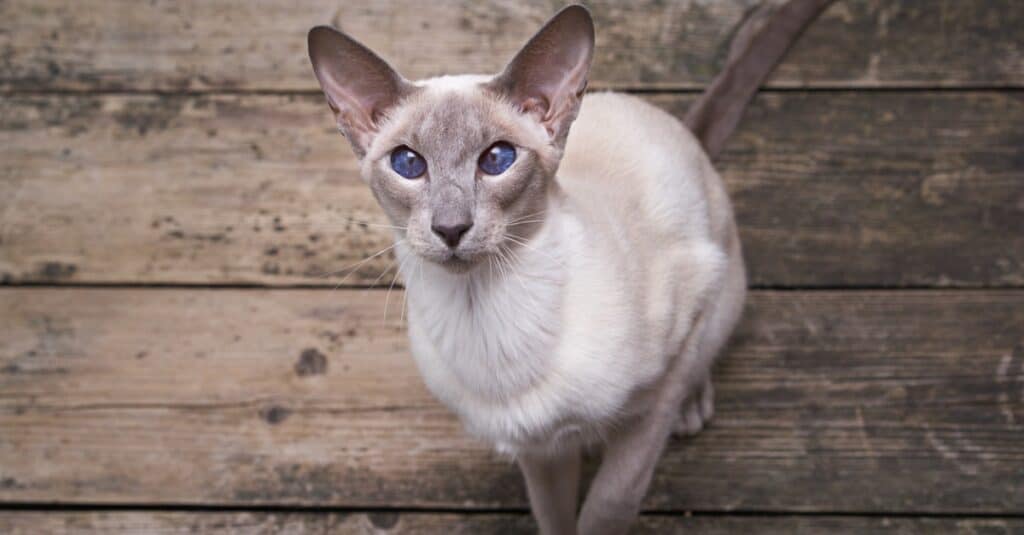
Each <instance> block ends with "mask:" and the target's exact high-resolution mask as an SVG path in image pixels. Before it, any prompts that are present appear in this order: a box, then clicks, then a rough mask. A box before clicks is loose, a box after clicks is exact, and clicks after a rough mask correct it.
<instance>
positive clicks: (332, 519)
mask: <svg viewBox="0 0 1024 535" xmlns="http://www.w3.org/2000/svg"><path fill="white" fill-rule="evenodd" d="M382 531H383V532H386V533H392V534H395V535H436V534H437V533H450V534H452V535H460V534H464V535H482V534H483V535H486V534H494V533H505V534H511V533H536V527H535V526H534V524H533V521H532V519H531V518H530V517H529V516H528V515H526V514H521V513H520V514H469V515H457V514H430V513H368V514H367V513H351V514H340V513H214V512H204V513H176V512H57V511H40V512H0V532H3V533H6V534H8V535H37V534H38V533H48V534H52V535H62V534H66V533H68V534H70V533H75V534H87V533H97V534H104V535H107V534H111V535H113V534H118V533H125V534H129V533H130V534H136V533H203V534H214V535H216V534H232V535H235V534H238V535H249V534H267V535H300V534H304V533H332V534H337V535H364V534H365V535H370V534H376V533H381V532H382ZM1022 531H1024V520H1020V519H998V518H994V519H976V518H975V519H972V518H886V517H881V518H879V517H828V516H820V517H818V516H815V517H799V516H764V517H757V516H743V517H728V516H724V517H723V516H693V517H683V516H646V515H645V516H641V517H640V519H639V521H638V522H637V525H636V526H634V529H633V530H632V531H631V532H630V533H634V534H638V535H642V534H657V535H663V534H669V533H680V534H684V533H685V534H687V535H689V534H695V535H734V534H736V533H757V534H758V535H793V534H794V533H805V534H810V533H829V534H839V533H850V534H863V533H881V532H885V533H890V534H897V535H912V534H921V535H932V534H935V533H1020V532H1022Z"/></svg>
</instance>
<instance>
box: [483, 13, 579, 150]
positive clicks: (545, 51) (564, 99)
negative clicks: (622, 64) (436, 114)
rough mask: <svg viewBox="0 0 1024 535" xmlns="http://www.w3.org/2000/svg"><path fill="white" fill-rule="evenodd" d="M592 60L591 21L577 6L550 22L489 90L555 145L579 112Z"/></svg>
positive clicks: (493, 81) (562, 137)
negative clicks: (531, 119)
mask: <svg viewBox="0 0 1024 535" xmlns="http://www.w3.org/2000/svg"><path fill="white" fill-rule="evenodd" d="M593 55H594V21H593V20H592V19H591V18H590V12H588V11H587V9H586V8H585V7H583V6H580V5H574V6H569V7H567V8H565V9H563V10H562V11H559V12H558V14H557V15H555V16H554V17H552V18H551V20H549V21H548V22H547V24H545V25H544V27H543V28H541V29H540V31H538V32H537V34H536V35H534V36H533V37H532V38H531V39H530V41H529V42H527V43H526V45H525V46H523V48H522V50H520V51H519V53H518V54H516V57H515V58H513V59H512V61H511V62H510V63H509V64H508V66H507V67H505V70H504V71H502V73H501V74H499V75H498V76H497V77H495V78H494V80H492V81H491V83H490V84H489V86H490V87H492V88H494V89H496V90H498V91H499V92H501V93H504V94H505V95H506V96H507V97H508V98H509V99H511V100H512V102H513V103H514V104H515V105H517V106H518V107H519V109H520V110H522V111H523V112H524V113H527V114H530V115H532V116H534V117H535V118H536V119H537V120H538V121H540V123H541V124H542V125H544V127H545V128H546V129H547V131H548V133H549V134H550V135H551V137H552V139H553V140H554V141H555V142H556V143H557V144H558V145H559V146H563V145H564V144H565V137H566V135H568V133H569V126H570V125H571V124H572V121H573V120H574V119H575V118H576V113H577V112H579V108H580V101H581V99H582V98H583V91H584V90H585V89H586V88H587V74H588V73H589V72H590V62H591V60H592V59H593Z"/></svg>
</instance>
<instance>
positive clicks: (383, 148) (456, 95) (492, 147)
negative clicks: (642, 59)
mask: <svg viewBox="0 0 1024 535" xmlns="http://www.w3.org/2000/svg"><path fill="white" fill-rule="evenodd" d="M309 45H310V57H311V59H312V61H313V66H314V70H315V72H316V75H317V78H318V80H319V81H320V84H321V87H322V88H323V89H324V93H325V94H326V95H327V99H328V103H329V104H330V106H331V109H332V110H334V112H335V116H336V118H337V120H338V126H339V128H340V130H341V131H342V132H343V133H344V134H345V135H346V136H347V137H348V139H349V141H350V142H351V144H352V147H353V149H354V150H355V152H356V154H357V155H358V156H359V157H360V159H361V172H362V176H363V179H364V180H365V181H366V182H367V183H368V184H369V186H370V188H371V189H372V191H373V193H374V195H375V197H376V198H377V201H378V202H379V203H380V205H381V207H382V208H383V209H384V211H385V213H387V215H388V217H389V218H390V219H391V221H392V222H393V224H394V225H395V226H397V227H401V228H403V229H404V230H403V231H401V233H403V234H404V239H405V240H406V242H407V243H408V245H409V247H410V248H411V250H412V251H413V252H414V253H416V254H417V255H418V256H420V257H422V258H424V259H426V260H429V261H432V262H436V263H438V264H440V265H443V266H445V267H446V268H448V269H450V270H452V271H455V272H464V271H467V270H469V269H471V268H472V267H473V266H475V265H477V264H479V263H480V262H481V261H482V260H484V259H486V258H488V257H490V256H492V255H501V254H503V252H502V249H503V248H506V247H507V248H513V247H515V246H516V245H517V244H518V243H521V241H522V239H524V238H526V237H528V236H529V235H530V233H531V232H532V231H533V230H534V229H535V228H536V227H537V226H538V225H539V223H540V222H541V221H542V220H543V218H544V213H545V209H546V204H547V194H548V191H549V188H550V186H551V184H552V180H553V178H554V174H555V171H556V170H557V167H558V162H559V159H560V158H561V154H562V149H563V147H564V144H565V138H566V135H567V134H568V130H569V126H570V124H571V122H572V120H573V119H574V118H575V116H576V112H577V111H578V109H579V102H580V98H581V96H582V92H583V89H584V87H585V85H586V74H587V71H588V69H589V65H590V59H591V54H592V50H593V25H592V23H591V21H590V17H589V14H587V12H586V10H585V9H583V8H581V7H578V6H575V7H570V8H567V9H565V10H563V11H562V12H561V13H559V14H558V15H556V16H555V17H554V18H553V19H552V20H551V21H550V22H548V24H547V25H545V26H544V28H542V29H541V31H540V32H538V34H537V35H536V36H534V38H533V39H531V40H530V42H529V43H527V45H526V46H525V47H524V48H523V50H522V51H520V52H519V54H518V55H517V56H516V57H515V59H513V60H512V62H511V63H510V64H509V66H508V67H507V68H506V69H505V71H503V72H502V73H501V74H499V75H497V76H493V77H491V76H468V75H467V76H446V77H441V78H435V79H431V80H425V81H421V82H408V81H406V80H404V79H402V78H401V76H399V75H398V74H397V73H395V72H394V71H393V70H392V69H391V68H390V67H389V66H388V65H387V64H386V63H384V61H383V60H381V59H380V58H378V57H377V56H376V55H374V54H373V53H372V52H370V51H369V50H367V49H366V48H365V47H363V46H362V45H360V44H359V43H357V42H355V41H354V40H352V39H351V38H349V37H347V36H345V35H344V34H342V33H340V32H337V31H336V30H333V29H330V28H324V27H319V28H314V29H313V30H312V31H311V32H310V36H309Z"/></svg>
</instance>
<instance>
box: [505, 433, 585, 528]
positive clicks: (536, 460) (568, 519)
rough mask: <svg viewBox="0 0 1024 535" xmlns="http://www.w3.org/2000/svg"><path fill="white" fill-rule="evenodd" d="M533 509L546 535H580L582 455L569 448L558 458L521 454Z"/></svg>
mask: <svg viewBox="0 0 1024 535" xmlns="http://www.w3.org/2000/svg"><path fill="white" fill-rule="evenodd" d="M517 460H518V462H519V468H520V470H522V472H523V476H524V477H525V479H526V490H527V494H529V497H530V509H531V510H532V511H533V516H534V518H535V519H536V520H537V526H538V528H539V530H540V533H542V534H543V535H576V503H577V500H578V499H579V485H580V451H579V448H578V447H577V446H565V447H564V450H560V451H559V452H557V453H556V454H553V455H547V454H520V455H519V456H518V458H517Z"/></svg>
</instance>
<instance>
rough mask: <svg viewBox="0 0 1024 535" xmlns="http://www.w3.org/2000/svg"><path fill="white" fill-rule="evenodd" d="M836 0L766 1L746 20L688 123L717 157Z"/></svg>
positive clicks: (709, 152)
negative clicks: (773, 75)
mask: <svg viewBox="0 0 1024 535" xmlns="http://www.w3.org/2000/svg"><path fill="white" fill-rule="evenodd" d="M831 3H832V0H789V1H788V2H786V3H785V4H782V5H781V6H778V7H776V6H775V5H773V4H771V3H765V4H762V5H761V6H760V7H758V8H757V9H755V10H754V12H753V13H752V14H751V16H749V17H748V18H747V20H745V21H744V22H743V24H742V25H741V26H740V29H739V31H738V32H737V33H736V37H735V38H733V41H732V44H731V45H730V48H729V57H728V59H727V60H726V64H725V68H724V69H722V72H720V73H719V74H718V76H716V77H715V79H714V80H713V81H712V82H711V85H710V86H708V88H707V90H705V91H704V94H702V95H701V96H700V98H699V99H698V100H697V102H695V103H694V104H693V106H691V107H690V109H689V110H688V111H687V113H686V118H685V119H684V120H683V122H684V123H685V124H686V126H687V127H689V129H690V130H691V131H693V133H694V134H695V135H696V136H697V138H698V139H700V142H701V144H702V145H703V146H704V150H705V151H707V153H708V155H709V156H710V157H712V158H714V157H715V156H717V155H718V153H719V151H721V150H722V146H723V145H725V141H726V140H727V139H729V136H730V135H732V133H733V130H735V129H736V125H738V124H739V122H740V119H741V118H742V117H743V111H744V110H745V109H746V108H747V104H749V103H750V100H751V99H752V98H754V94H755V93H757V88H758V87H759V86H760V85H761V83H763V82H764V80H765V79H766V78H767V77H768V75H769V74H770V73H771V72H772V70H773V69H774V68H775V65H777V64H778V63H779V60H781V59H782V56H784V55H785V54H786V51H787V50H789V47H790V45H792V44H793V42H794V41H796V39H797V38H798V37H800V33H801V32H803V30H804V28H806V27H807V26H808V25H809V24H810V23H811V22H812V21H814V19H815V18H817V16H818V15H819V14H820V13H821V12H822V11H823V10H824V9H825V8H826V7H828V5H829V4H831Z"/></svg>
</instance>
